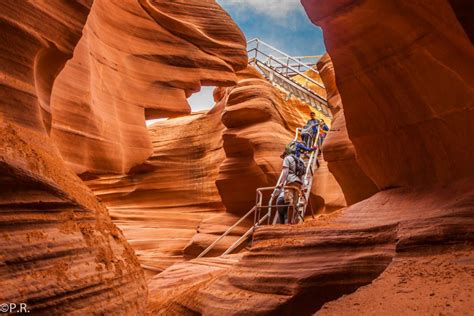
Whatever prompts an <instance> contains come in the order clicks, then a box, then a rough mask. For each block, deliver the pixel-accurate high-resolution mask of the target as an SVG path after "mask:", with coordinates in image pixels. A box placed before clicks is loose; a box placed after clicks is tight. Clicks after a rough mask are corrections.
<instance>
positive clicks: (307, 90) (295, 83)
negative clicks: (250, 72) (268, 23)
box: [255, 61, 330, 117]
mask: <svg viewBox="0 0 474 316" xmlns="http://www.w3.org/2000/svg"><path fill="white" fill-rule="evenodd" d="M255 64H256V65H257V66H259V65H263V66H265V67H267V68H268V69H270V70H273V68H271V67H269V66H267V65H265V63H262V62H260V61H257V62H256V63H255ZM275 73H276V74H278V75H279V76H282V77H283V78H285V79H286V80H289V81H290V83H291V84H292V85H293V86H295V88H297V89H300V90H302V91H304V92H305V93H306V94H310V95H312V96H314V97H316V98H317V99H318V102H319V103H321V104H323V105H324V107H326V108H327V115H326V116H328V117H330V112H329V108H330V105H329V104H327V101H326V100H325V99H324V98H323V97H321V96H320V95H318V94H317V93H316V92H315V91H313V90H311V89H309V88H307V87H304V86H302V85H301V84H300V83H298V82H296V81H294V80H292V79H291V78H289V77H287V76H285V75H284V74H282V73H279V72H277V71H275ZM301 75H302V76H305V75H304V74H301ZM305 79H306V78H305ZM307 79H308V80H310V81H314V80H312V79H311V78H309V77H307ZM314 83H316V84H317V82H316V81H314ZM321 100H322V101H321Z"/></svg>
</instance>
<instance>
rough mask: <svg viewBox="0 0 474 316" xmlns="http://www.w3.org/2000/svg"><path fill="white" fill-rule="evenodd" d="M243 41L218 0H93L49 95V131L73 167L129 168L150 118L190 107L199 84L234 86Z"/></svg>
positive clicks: (141, 149) (145, 142) (145, 148)
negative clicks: (81, 31) (74, 46)
mask: <svg viewBox="0 0 474 316" xmlns="http://www.w3.org/2000/svg"><path fill="white" fill-rule="evenodd" d="M246 61H247V56H246V51H245V39H244V37H243V35H242V33H241V32H240V30H239V28H238V27H237V26H236V25H235V23H234V22H233V21H232V19H231V18H230V17H229V16H228V14H227V13H226V12H225V11H223V10H222V9H221V7H220V6H219V5H217V4H216V3H215V2H214V1H208V2H206V3H205V4H204V5H203V4H202V2H201V1H187V2H186V3H184V2H169V1H132V0H125V1H123V0H113V1H109V0H96V1H94V3H93V7H92V11H91V14H90V15H89V17H88V19H87V23H86V25H85V27H84V30H83V35H82V37H81V39H80V41H79V43H78V45H77V47H76V48H75V50H74V57H73V58H72V59H71V60H70V61H68V62H67V64H66V66H65V67H64V69H63V71H62V72H61V74H60V75H59V77H58V78H57V80H56V83H55V85H54V87H53V91H52V96H51V112H52V116H53V118H52V130H51V136H52V138H53V140H54V141H55V142H56V143H57V145H58V147H59V149H60V151H61V154H62V156H63V157H64V159H65V160H66V161H67V162H68V164H69V165H70V166H71V167H72V168H73V169H74V171H75V172H76V173H83V172H94V173H110V172H114V173H126V172H127V171H128V170H129V169H130V168H131V167H133V166H134V165H137V164H140V163H142V162H143V161H145V160H146V159H147V158H148V157H149V156H150V155H151V153H152V145H151V142H150V138H149V136H148V132H147V129H146V126H145V117H146V118H148V119H151V118H159V117H172V116H177V115H181V114H186V113H189V111H190V108H189V105H188V103H187V100H186V98H187V97H189V96H190V95H191V94H192V93H193V92H196V91H199V90H200V87H201V85H202V84H205V85H223V86H229V85H234V84H235V83H236V80H237V78H236V76H235V74H234V72H235V71H236V70H239V69H241V68H243V67H244V66H245V64H246Z"/></svg>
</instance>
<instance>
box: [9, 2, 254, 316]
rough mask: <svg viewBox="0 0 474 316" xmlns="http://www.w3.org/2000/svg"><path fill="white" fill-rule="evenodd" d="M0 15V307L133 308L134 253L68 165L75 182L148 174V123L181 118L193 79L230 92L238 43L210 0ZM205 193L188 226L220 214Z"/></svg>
mask: <svg viewBox="0 0 474 316" xmlns="http://www.w3.org/2000/svg"><path fill="white" fill-rule="evenodd" d="M0 9H1V10H0V23H1V24H2V32H1V33H0V36H1V39H2V41H1V43H0V45H1V47H2V52H3V53H2V55H1V56H0V58H1V59H0V65H1V66H0V67H1V68H0V71H1V76H0V77H1V81H2V82H1V83H2V84H1V87H2V88H1V92H2V102H1V103H0V115H1V116H0V135H1V137H0V174H1V176H0V187H1V188H2V189H1V191H0V207H1V208H2V212H1V214H2V215H1V218H0V223H1V224H2V226H3V229H2V233H1V236H0V239H1V240H0V249H1V250H0V265H1V266H2V270H1V271H2V278H1V281H0V282H2V289H4V291H3V292H2V294H0V299H1V301H2V302H26V303H27V304H28V307H29V309H31V310H33V311H34V312H37V313H43V314H51V313H53V314H66V313H73V314H81V315H83V314H90V313H99V314H105V313H110V314H114V315H115V314H117V315H120V314H125V315H135V314H143V313H144V306H145V304H146V299H147V289H146V284H145V279H144V275H143V271H142V269H141V268H140V265H139V262H138V260H137V258H136V256H135V254H134V253H133V251H132V249H131V247H130V246H129V245H128V243H127V242H126V240H125V238H124V237H123V235H122V232H121V231H120V230H119V229H118V228H117V227H116V226H115V225H113V224H112V222H111V220H110V217H109V214H108V212H107V210H106V209H105V207H104V206H103V205H102V204H100V203H98V202H97V199H96V198H95V197H94V196H93V194H92V192H91V191H90V190H89V189H88V188H87V187H86V186H84V185H83V184H82V182H81V180H80V179H79V178H78V177H77V176H76V175H75V174H74V173H73V172H72V171H70V169H69V167H72V169H73V170H74V171H75V172H77V173H84V172H89V173H87V174H84V175H85V176H86V177H91V174H90V172H98V173H103V172H118V173H120V172H122V173H123V172H125V171H128V170H129V169H131V167H134V168H133V169H131V170H132V171H131V172H132V173H135V174H140V173H143V172H146V171H147V170H149V169H150V168H153V166H150V165H147V164H144V162H145V160H146V159H147V158H148V157H149V156H150V154H151V153H152V151H151V142H150V139H149V138H148V131H147V129H146V127H145V118H147V117H148V118H153V117H160V116H174V115H178V114H181V113H188V112H189V107H188V105H187V103H186V97H187V96H189V95H190V94H191V93H192V92H195V91H198V90H199V88H200V86H201V84H219V85H225V86H229V85H234V84H235V83H236V80H237V78H236V76H235V74H234V72H235V71H236V70H238V69H241V68H243V67H245V65H246V61H247V57H246V53H245V40H244V37H243V36H242V34H241V32H240V30H239V29H238V28H237V27H236V26H235V24H234V23H233V22H232V20H231V19H230V17H229V16H228V15H227V14H226V13H225V12H224V11H223V10H222V9H221V8H220V7H219V6H218V5H217V4H216V3H215V2H213V1H208V2H206V3H205V4H203V3H202V2H198V1H187V2H186V3H182V2H175V3H171V4H170V3H169V2H167V1H105V0H96V1H94V3H93V4H92V1H87V0H85V1H36V2H34V3H33V2H30V1H22V2H19V1H2V3H1V4H0ZM86 19H87V21H86ZM223 30H224V31H223ZM190 119H191V120H192V119H193V118H192V117H191V118H190ZM219 123H220V122H219ZM206 154H207V152H202V151H199V150H198V151H197V152H196V159H197V157H198V156H201V155H206ZM168 162H170V161H168ZM171 163H172V161H171ZM137 165H138V166H137ZM165 167H166V166H165ZM200 172H203V171H200ZM204 172H205V171H204ZM192 185H195V184H194V183H193V184H192ZM203 185H204V186H205V185H206V182H203ZM212 185H213V184H212ZM212 185H210V186H208V187H206V188H205V190H204V191H203V192H204V195H203V197H201V198H200V199H199V198H197V200H198V201H199V202H198V205H199V206H194V207H195V208H196V207H197V208H199V209H200V211H197V212H196V213H199V215H197V216H196V217H195V218H197V219H196V220H195V221H196V223H197V222H198V221H199V220H201V219H202V218H204V217H205V216H206V211H207V208H212V209H213V210H215V209H219V207H220V206H219V205H220V204H219V203H218V202H214V200H213V196H212V193H213V192H214V191H216V189H215V187H214V189H213V187H212ZM161 190H162V191H163V187H162V188H161ZM213 190H214V191H213ZM183 194H186V191H185V190H183ZM146 202H147V201H146V200H145V201H144V203H145V204H146ZM131 203H133V201H132V202H131ZM183 217H185V218H186V220H187V219H188V218H187V217H186V216H182V217H181V218H183ZM191 217H192V216H191ZM161 219H163V218H161ZM156 220H157V221H159V220H160V218H159V217H157V219H156ZM183 226H184V229H183V231H184V230H185V226H186V224H184V225H183ZM132 233H133V232H132ZM193 233H194V231H193ZM153 238H156V237H155V236H153ZM158 238H159V237H158ZM186 241H187V239H186ZM139 242H140V241H139ZM142 243H143V244H147V241H146V240H145V241H143V242H142Z"/></svg>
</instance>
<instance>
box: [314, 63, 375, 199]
mask: <svg viewBox="0 0 474 316" xmlns="http://www.w3.org/2000/svg"><path fill="white" fill-rule="evenodd" d="M317 66H318V70H319V72H320V74H321V78H322V80H323V82H324V86H325V87H326V91H327V100H328V103H329V105H330V106H331V112H332V114H333V115H334V117H333V120H332V125H331V133H329V134H328V136H327V138H326V140H325V142H324V145H323V148H322V151H323V153H324V160H326V161H327V162H328V163H327V165H328V168H329V170H330V171H331V174H333V175H334V177H335V178H336V179H337V181H338V183H339V185H340V186H341V188H342V190H343V192H344V197H345V199H346V201H347V203H348V204H349V205H351V204H354V203H357V202H359V201H362V200H363V199H366V198H368V197H370V196H371V195H373V194H375V193H376V192H377V191H378V190H377V187H376V186H375V184H374V183H373V182H372V180H371V179H370V178H369V177H367V175H365V174H364V172H363V171H362V170H361V168H360V166H359V164H358V162H357V157H356V151H355V148H354V145H353V144H352V142H351V140H350V139H349V135H348V133H347V127H346V119H345V117H344V108H343V104H342V100H341V95H340V94H339V90H338V89H337V86H336V75H335V73H334V66H333V64H332V61H331V58H330V57H329V55H328V54H325V55H324V56H323V57H322V58H321V59H320V60H319V61H318V64H317Z"/></svg>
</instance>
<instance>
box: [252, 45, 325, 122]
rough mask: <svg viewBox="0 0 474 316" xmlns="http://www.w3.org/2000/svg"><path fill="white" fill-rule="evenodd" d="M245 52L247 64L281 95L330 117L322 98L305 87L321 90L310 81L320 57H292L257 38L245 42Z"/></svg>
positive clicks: (319, 84)
mask: <svg viewBox="0 0 474 316" xmlns="http://www.w3.org/2000/svg"><path fill="white" fill-rule="evenodd" d="M247 53H248V56H249V64H250V65H252V66H254V67H255V68H256V69H257V70H259V71H260V73H262V75H263V76H264V77H265V78H266V79H267V80H268V81H270V82H271V83H272V84H273V85H274V86H276V87H278V88H279V89H280V90H282V91H283V92H285V93H286V94H287V95H288V98H290V97H291V96H294V97H296V98H298V99H299V100H301V101H302V102H304V103H306V104H308V105H310V106H312V107H314V108H315V109H316V110H317V111H319V112H321V113H322V114H324V115H325V116H326V117H328V118H331V117H332V115H331V112H330V111H329V108H328V103H327V101H326V99H325V96H323V95H319V94H318V93H317V92H316V91H314V90H312V89H310V88H309V87H308V85H314V86H316V87H318V88H321V89H324V85H322V84H321V83H320V82H318V81H316V80H314V79H313V78H311V74H312V73H314V74H315V75H317V76H319V72H318V71H317V70H316V69H315V65H316V62H317V60H318V58H319V57H320V56H298V57H292V56H289V55H288V54H285V53H284V52H282V51H280V50H278V49H276V48H275V47H273V46H271V45H269V44H267V43H265V42H263V41H261V40H260V39H258V38H254V39H252V40H250V41H248V42H247Z"/></svg>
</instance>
